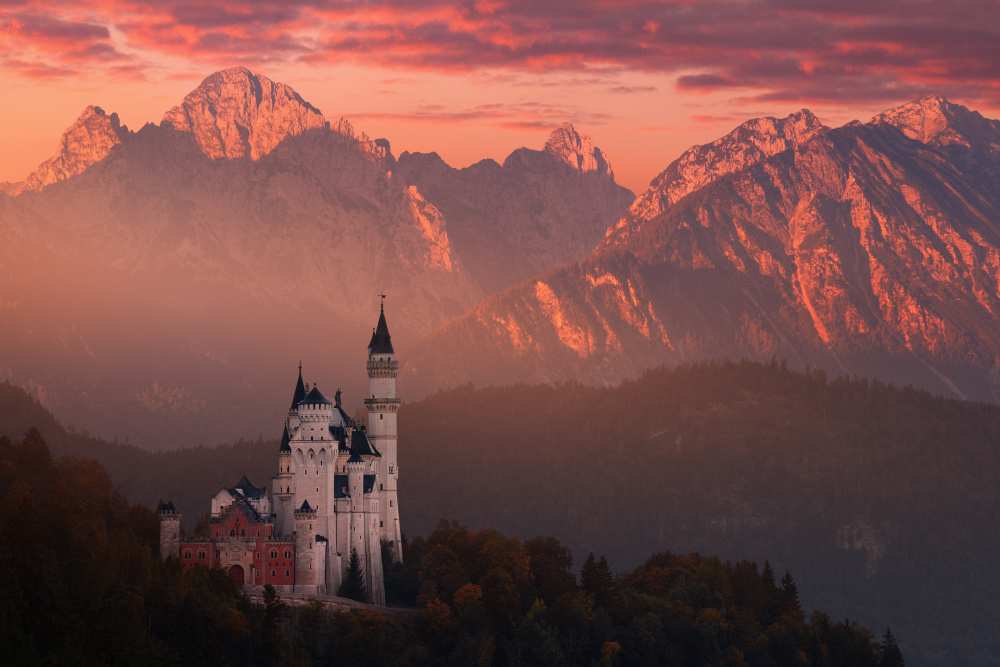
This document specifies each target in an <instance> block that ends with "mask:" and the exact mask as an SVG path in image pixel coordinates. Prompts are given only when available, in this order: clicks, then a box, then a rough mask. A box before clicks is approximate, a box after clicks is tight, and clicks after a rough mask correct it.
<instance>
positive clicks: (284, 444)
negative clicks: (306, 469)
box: [278, 424, 292, 452]
mask: <svg viewBox="0 0 1000 667" xmlns="http://www.w3.org/2000/svg"><path fill="white" fill-rule="evenodd" d="M289 440H291V438H289V437H288V424H285V428H284V429H283V430H282V431H281V446H280V447H279V448H278V451H279V452H291V451H292V446H291V445H290V444H289Z"/></svg>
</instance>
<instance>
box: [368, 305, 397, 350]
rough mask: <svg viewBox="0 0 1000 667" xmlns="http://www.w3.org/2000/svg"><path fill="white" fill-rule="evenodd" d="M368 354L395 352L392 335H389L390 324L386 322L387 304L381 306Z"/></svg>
mask: <svg viewBox="0 0 1000 667" xmlns="http://www.w3.org/2000/svg"><path fill="white" fill-rule="evenodd" d="M368 354H393V350H392V336H390V335H389V325H388V324H386V323H385V304H383V305H382V306H381V307H379V314H378V324H377V325H376V326H375V330H374V331H373V332H372V339H371V341H370V342H369V343H368Z"/></svg>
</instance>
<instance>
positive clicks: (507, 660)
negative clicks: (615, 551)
mask: <svg viewBox="0 0 1000 667" xmlns="http://www.w3.org/2000/svg"><path fill="white" fill-rule="evenodd" d="M157 551H158V531H157V518H156V515H155V514H154V513H153V511H151V510H150V509H149V508H146V507H141V506H137V505H131V504H130V503H129V502H128V500H126V499H125V498H124V497H123V496H122V495H121V494H120V493H117V492H115V490H114V489H113V487H112V485H111V483H110V481H109V479H108V476H107V474H106V473H105V471H104V470H103V469H102V468H101V466H100V465H98V464H96V463H94V462H92V461H79V460H72V459H64V458H59V459H54V458H53V457H52V455H51V453H50V451H49V449H48V448H47V446H46V443H45V441H44V439H43V438H42V437H41V436H40V435H39V433H38V432H37V431H31V432H30V433H28V434H27V435H26V436H25V437H24V438H23V439H18V440H17V441H15V442H12V441H11V440H9V439H7V438H3V437H0V567H2V568H3V571H4V572H6V573H7V575H8V577H9V579H10V581H9V583H8V585H7V586H6V590H5V593H6V594H5V595H3V596H2V597H0V621H2V622H0V652H2V654H3V656H4V658H5V661H7V662H8V663H9V664H18V665H20V664H24V665H28V664H31V665H35V664H52V665H61V664H70V663H72V664H76V665H84V666H89V665H117V664H122V665H138V664H142V665H222V666H229V665H233V666H235V665H240V666H243V667H247V666H249V667H270V666H272V665H273V666H277V665H293V666H296V667H298V666H302V667H304V666H306V665H325V664H345V663H346V664H352V665H371V666H373V667H375V666H381V665H386V666H388V665H392V666H394V667H407V666H411V665H412V666H413V667H416V666H418V665H420V666H426V665H468V664H480V665H496V667H507V666H509V667H515V666H517V665H525V666H531V665H539V666H541V665H544V666H546V667H550V666H553V665H567V666H568V665H585V664H595V665H596V664H599V665H607V666H609V667H610V666H612V665H620V666H621V667H632V666H636V667H638V666H640V665H648V664H692V665H693V664H698V665H723V664H733V663H734V662H736V663H738V664H747V665H761V666H763V665H773V666H775V667H785V666H788V667H793V666H794V665H798V664H801V661H802V660H803V659H807V660H809V661H810V662H811V663H812V664H820V663H822V664H824V665H829V666H830V667H876V666H878V667H902V664H903V658H902V655H901V653H900V651H899V648H898V647H897V646H896V644H895V641H894V639H893V638H892V636H891V635H890V634H889V633H888V632H887V633H886V634H885V636H884V639H883V641H882V642H881V643H878V642H876V641H875V640H874V639H873V637H872V634H871V633H870V632H869V631H868V630H867V629H865V628H864V627H862V626H859V625H858V624H856V623H852V622H848V621H844V622H834V621H831V619H830V618H829V617H828V616H827V615H826V614H823V613H813V614H811V615H810V616H809V618H808V619H807V618H806V615H805V614H804V613H803V610H802V608H801V605H800V601H799V598H798V593H797V588H796V583H795V580H794V578H793V577H792V576H791V574H788V573H786V574H785V575H784V576H783V577H782V578H781V580H780V583H779V581H778V580H777V579H776V577H775V574H774V571H773V570H772V568H770V566H769V565H767V564H765V565H764V567H763V568H760V567H758V565H757V564H756V563H751V562H747V561H741V562H738V563H722V562H721V561H719V560H718V559H714V558H710V557H703V556H698V555H689V556H675V555H672V554H668V553H660V554H655V555H653V556H652V557H650V558H649V560H648V561H647V562H646V563H644V564H643V565H642V566H640V567H637V568H635V569H634V570H633V571H631V572H629V573H628V574H627V575H625V576H622V577H614V576H613V575H612V573H611V572H610V570H609V568H608V566H607V562H606V561H605V560H604V559H594V558H588V560H587V561H586V562H585V563H584V564H583V567H582V568H580V577H579V580H578V578H577V574H576V571H575V569H574V568H573V561H572V559H571V557H570V554H569V552H568V551H567V549H566V548H565V547H564V546H563V545H562V544H560V542H559V541H558V540H555V539H553V538H545V537H538V538H534V539H531V540H527V541H523V540H519V539H516V538H509V537H506V536H504V535H502V534H500V533H498V532H497V531H493V530H486V531H469V530H466V529H464V528H462V527H460V526H457V525H454V524H448V523H443V524H442V525H441V526H439V527H438V528H437V529H436V530H435V531H434V532H433V533H432V534H430V535H429V536H428V537H427V538H426V539H424V538H418V539H416V540H414V541H413V542H412V543H411V544H410V545H409V547H408V549H407V551H406V563H407V564H406V565H405V566H403V567H399V566H396V567H392V568H391V573H390V581H389V583H390V587H389V590H390V593H391V594H392V597H393V599H395V600H396V601H397V602H404V603H407V604H408V605H409V606H411V607H415V609H414V610H413V611H411V612H404V613H399V611H400V610H396V612H395V613H391V614H390V613H380V612H378V611H372V610H365V611H354V612H349V611H348V612H345V611H341V612H337V611H331V610H329V609H325V608H324V607H323V606H322V605H321V604H319V603H317V604H311V605H308V606H305V607H298V608H296V607H290V606H286V605H285V604H284V603H283V602H282V600H281V598H280V597H279V596H277V595H275V591H274V589H273V588H271V587H270V586H267V587H265V589H264V591H263V596H262V597H263V602H264V604H263V605H253V604H251V603H250V600H249V599H248V598H247V597H245V596H244V595H243V594H242V592H241V591H240V590H237V589H236V587H235V586H234V584H233V583H232V581H231V580H230V579H229V577H227V576H226V574H225V573H224V572H223V571H222V570H221V569H214V570H207V569H205V568H201V567H195V568H191V569H189V570H186V571H182V568H181V567H180V563H179V562H178V561H177V560H176V559H170V560H167V561H165V562H164V561H161V560H160V558H159V557H158V554H157Z"/></svg>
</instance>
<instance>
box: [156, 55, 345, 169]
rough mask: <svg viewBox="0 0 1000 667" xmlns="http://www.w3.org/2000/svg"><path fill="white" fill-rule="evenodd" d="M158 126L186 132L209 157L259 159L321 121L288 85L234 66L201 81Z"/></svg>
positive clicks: (323, 120) (319, 124)
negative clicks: (167, 126)
mask: <svg viewBox="0 0 1000 667" xmlns="http://www.w3.org/2000/svg"><path fill="white" fill-rule="evenodd" d="M163 122H164V123H169V124H170V125H171V126H172V127H173V128H174V129H175V130H180V131H182V132H190V133H191V134H192V135H193V136H194V139H195V141H196V142H197V144H198V146H199V147H200V148H201V150H202V152H204V153H205V155H207V156H208V157H210V158H229V159H234V158H242V157H248V158H251V159H253V160H259V159H260V158H261V157H263V156H265V155H267V154H268V153H270V152H271V151H273V150H274V149H275V147H277V146H278V144H280V143H281V142H282V141H284V140H285V139H287V138H289V137H294V136H296V135H299V134H302V133H303V132H305V131H306V130H309V129H312V128H320V127H324V126H325V125H326V122H327V121H326V118H324V117H323V114H322V113H320V111H319V109H317V108H316V107H314V106H312V105H311V104H309V103H308V102H306V101H305V100H304V99H302V98H301V97H300V96H299V94H298V93H296V92H295V91H294V90H292V88H290V87H289V86H286V85H285V84H283V83H275V82H274V81H271V80H270V79H268V78H267V77H265V76H261V75H258V74H254V73H253V72H251V71H250V70H248V69H246V68H243V67H234V68H232V69H227V70H223V71H221V72H216V73H215V74H212V75H211V76H209V77H208V78H206V79H205V80H204V81H202V82H201V85H200V86H198V87H197V88H196V89H194V90H193V91H191V92H190V93H188V95H187V96H186V97H185V98H184V101H183V102H181V104H179V105H178V106H176V107H174V108H173V109H170V110H169V111H167V113H166V114H164V116H163Z"/></svg>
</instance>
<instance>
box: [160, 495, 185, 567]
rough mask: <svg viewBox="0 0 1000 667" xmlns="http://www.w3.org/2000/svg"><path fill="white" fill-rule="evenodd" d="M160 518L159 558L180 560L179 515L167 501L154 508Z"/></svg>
mask: <svg viewBox="0 0 1000 667" xmlns="http://www.w3.org/2000/svg"><path fill="white" fill-rule="evenodd" d="M156 513H157V514H158V515H159V517H160V558H162V559H163V560H166V559H168V558H180V551H181V514H180V512H178V511H177V509H176V508H175V507H174V504H173V503H172V502H170V501H169V500H168V501H167V502H163V501H160V504H159V505H158V506H157V508H156Z"/></svg>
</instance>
